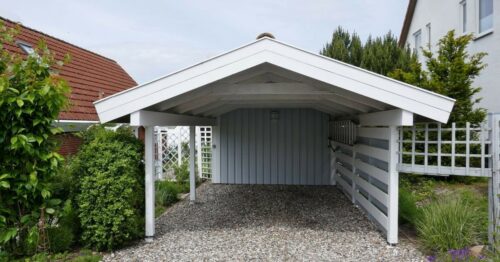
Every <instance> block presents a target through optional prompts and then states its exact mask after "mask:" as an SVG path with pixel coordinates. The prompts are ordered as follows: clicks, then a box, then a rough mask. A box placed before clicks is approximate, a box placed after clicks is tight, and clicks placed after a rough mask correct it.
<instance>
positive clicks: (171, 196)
mask: <svg viewBox="0 0 500 262" xmlns="http://www.w3.org/2000/svg"><path fill="white" fill-rule="evenodd" d="M181 191H182V186H181V185H180V184H178V183H175V182H172V181H158V182H156V195H155V200H156V204H157V205H161V206H169V205H172V204H173V203H175V202H177V201H179V198H178V195H179V193H181Z"/></svg>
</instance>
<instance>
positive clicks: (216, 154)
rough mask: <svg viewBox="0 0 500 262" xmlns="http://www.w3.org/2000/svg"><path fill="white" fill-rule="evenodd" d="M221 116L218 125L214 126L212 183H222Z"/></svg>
mask: <svg viewBox="0 0 500 262" xmlns="http://www.w3.org/2000/svg"><path fill="white" fill-rule="evenodd" d="M219 127H220V117H218V118H217V125H216V126H212V183H220V151H219V148H220V147H219V145H220V128H219Z"/></svg>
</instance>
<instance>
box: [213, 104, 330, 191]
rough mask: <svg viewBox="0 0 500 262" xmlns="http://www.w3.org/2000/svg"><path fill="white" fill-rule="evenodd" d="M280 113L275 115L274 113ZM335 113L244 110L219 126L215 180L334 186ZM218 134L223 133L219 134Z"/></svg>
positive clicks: (227, 118) (234, 112)
mask: <svg viewBox="0 0 500 262" xmlns="http://www.w3.org/2000/svg"><path fill="white" fill-rule="evenodd" d="M273 111H274V112H277V115H275V117H276V118H277V119H271V117H272V116H271V112H273ZM328 126H329V117H328V115H327V114H325V113H322V112H319V111H316V110H312V109H277V110H271V109H240V110H236V111H232V112H229V113H227V114H224V115H222V116H221V117H220V125H219V127H218V128H217V129H214V136H217V137H216V138H214V139H215V140H214V141H215V142H216V143H218V144H219V145H216V150H217V149H218V150H219V152H217V154H216V155H217V157H216V159H217V160H215V161H219V163H216V164H215V166H216V169H217V170H218V171H215V174H214V180H213V182H214V183H225V184H287V185H329V184H330V149H329V148H328V130H329V127H328ZM216 133H217V134H216Z"/></svg>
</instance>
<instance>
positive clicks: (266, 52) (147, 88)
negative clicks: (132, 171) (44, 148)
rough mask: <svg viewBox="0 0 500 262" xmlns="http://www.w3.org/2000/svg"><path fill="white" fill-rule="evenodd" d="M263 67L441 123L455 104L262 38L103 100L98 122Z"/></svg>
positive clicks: (384, 78) (415, 88)
mask: <svg viewBox="0 0 500 262" xmlns="http://www.w3.org/2000/svg"><path fill="white" fill-rule="evenodd" d="M264 63H268V64H271V65H275V66H277V67H281V68H285V69H287V70H290V71H292V72H296V73H297V74H301V75H304V76H307V77H310V78H313V79H316V80H319V81H322V82H325V83H328V84H330V85H332V86H336V87H340V88H342V89H345V90H348V91H350V92H353V93H357V94H362V95H364V96H366V97H368V98H371V99H373V100H378V101H381V102H383V103H386V104H388V105H390V106H393V107H396V108H401V109H405V110H407V111H409V112H413V113H416V114H419V115H422V116H424V117H428V118H430V119H434V120H437V121H441V122H446V121H447V119H448V116H449V113H450V111H451V109H452V107H453V103H454V100H452V99H449V98H446V97H443V96H440V95H437V94H434V93H431V92H429V91H426V90H423V89H420V88H417V87H414V86H410V85H407V84H404V83H401V82H398V81H394V80H392V79H389V78H386V77H383V76H380V75H377V74H374V73H371V72H369V71H367V70H363V69H359V68H356V67H353V66H350V65H347V64H345V63H341V62H338V61H336V60H332V59H329V58H326V57H322V56H319V55H316V54H313V53H308V52H305V51H303V50H300V49H297V48H294V47H292V46H289V45H286V44H283V43H280V42H278V41H276V40H272V39H268V38H264V39H259V40H257V41H256V42H254V43H251V44H249V45H246V46H244V47H241V48H238V49H236V50H234V51H231V52H229V53H226V54H223V55H221V56H218V57H216V58H213V59H209V60H207V61H205V62H203V63H200V64H197V65H195V66H192V67H190V68H187V69H184V70H181V71H178V72H176V73H173V74H171V75H168V76H165V77H163V78H160V79H158V80H155V81H152V82H149V83H146V84H144V85H141V86H139V87H136V88H132V89H128V90H126V91H123V92H120V93H118V94H116V95H113V96H110V97H107V98H105V99H101V100H99V101H97V102H96V103H95V106H96V109H97V111H98V114H99V117H100V120H101V122H108V121H111V120H114V119H117V118H120V117H123V116H125V115H128V114H131V113H133V112H135V111H139V110H143V109H144V108H148V107H151V106H154V105H156V104H159V103H161V102H163V101H167V100H169V99H172V98H175V97H177V96H179V95H181V94H184V93H187V92H190V91H192V90H196V89H198V88H200V87H203V86H205V85H207V84H209V83H213V82H214V81H217V80H220V79H223V78H226V77H229V76H232V75H235V74H237V73H240V72H242V71H245V70H247V69H249V68H252V67H256V66H257V65H261V64H264ZM318 69H319V70H318Z"/></svg>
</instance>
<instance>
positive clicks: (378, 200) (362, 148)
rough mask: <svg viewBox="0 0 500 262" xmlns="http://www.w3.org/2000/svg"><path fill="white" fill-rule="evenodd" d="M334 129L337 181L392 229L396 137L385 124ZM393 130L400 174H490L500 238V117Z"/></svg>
mask: <svg viewBox="0 0 500 262" xmlns="http://www.w3.org/2000/svg"><path fill="white" fill-rule="evenodd" d="M331 130H332V135H331V140H332V148H334V149H335V152H334V153H333V154H332V157H333V158H332V168H333V170H334V181H335V182H336V183H337V184H338V185H340V187H341V188H342V190H343V191H344V192H345V193H346V194H347V196H348V197H349V198H350V199H351V200H352V201H353V203H356V204H357V205H358V206H360V207H362V208H363V209H364V210H365V211H366V213H367V214H368V216H369V217H370V218H371V219H372V220H373V221H375V222H376V224H378V225H379V226H380V227H381V228H382V229H384V231H386V232H387V229H388V227H389V226H390V223H388V216H389V210H390V209H389V207H390V202H391V201H390V199H389V196H390V195H391V194H389V193H388V190H390V183H391V180H390V177H391V175H389V174H391V173H390V171H389V170H390V167H391V163H392V162H391V161H392V160H391V158H389V157H388V155H387V152H388V151H387V150H389V147H390V146H394V144H393V143H391V142H389V141H391V139H393V136H389V135H388V134H390V131H387V130H385V131H383V130H384V128H381V127H377V128H366V127H358V126H356V125H355V124H354V123H353V122H350V121H335V122H333V123H332V124H331ZM394 132H397V134H396V137H397V139H396V141H395V142H396V148H394V149H393V150H394V151H392V152H396V151H397V152H398V154H397V157H396V160H395V161H396V162H397V164H396V167H397V171H396V173H397V172H402V173H417V174H424V175H434V176H452V175H458V176H475V177H488V178H489V192H488V196H489V221H490V223H489V225H490V227H489V233H490V234H489V235H490V242H491V243H494V242H495V241H499V240H498V239H495V237H496V238H498V236H499V233H500V232H499V231H500V172H499V168H500V167H499V165H500V115H489V116H488V122H487V123H484V124H481V125H476V126H472V125H471V124H470V123H466V124H464V125H462V126H458V125H456V124H455V123H453V124H451V125H450V126H445V125H441V124H438V123H421V124H416V125H414V126H411V127H400V128H399V130H396V131H394ZM389 151H390V150H389ZM396 177H397V174H396ZM394 195H398V193H397V192H395V193H394Z"/></svg>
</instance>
